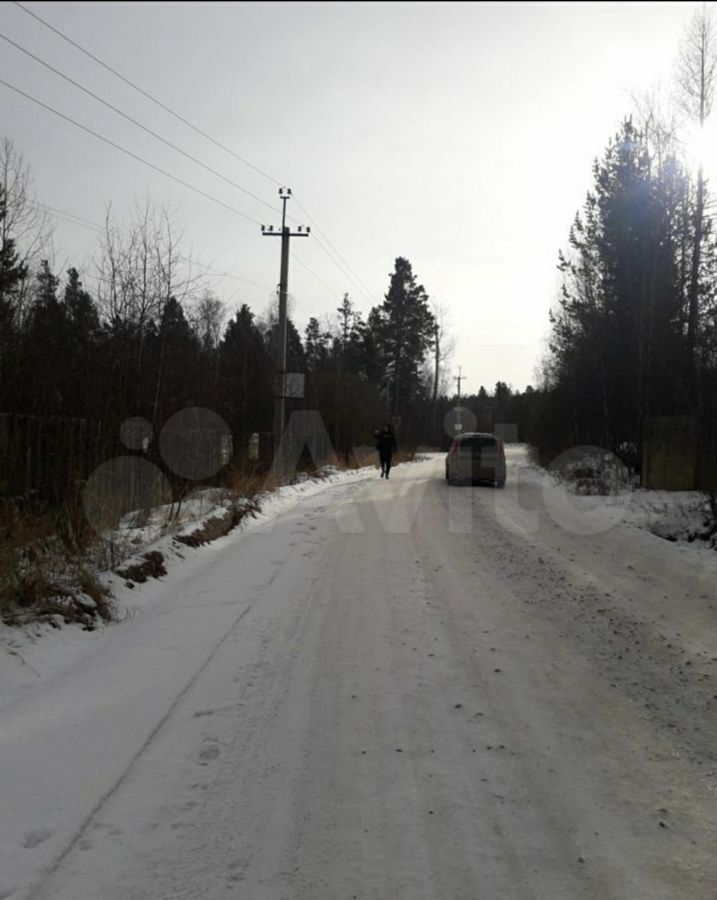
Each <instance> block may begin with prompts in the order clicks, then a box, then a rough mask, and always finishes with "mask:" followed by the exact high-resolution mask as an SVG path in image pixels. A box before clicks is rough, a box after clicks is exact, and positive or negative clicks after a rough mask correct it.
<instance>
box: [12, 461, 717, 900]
mask: <svg viewBox="0 0 717 900" xmlns="http://www.w3.org/2000/svg"><path fill="white" fill-rule="evenodd" d="M442 460H443V458H442V457H441V456H437V457H434V458H429V459H427V460H425V461H423V462H420V463H416V464H412V465H405V466H400V467H398V468H396V469H395V470H394V472H393V473H392V478H391V480H390V481H388V482H385V481H383V480H381V479H379V478H378V476H377V473H376V471H375V470H369V471H360V472H357V473H346V474H341V475H335V476H332V478H331V479H330V480H329V481H327V482H319V483H305V484H302V485H299V486H298V487H296V488H289V489H282V491H281V492H279V493H277V494H276V495H274V496H273V497H271V498H270V499H268V501H265V503H264V511H263V513H262V515H261V516H260V517H259V518H257V519H255V520H247V521H246V524H245V525H244V526H243V527H241V528H240V529H237V530H236V531H235V532H232V533H230V534H229V535H227V536H226V537H224V538H221V539H219V540H217V541H216V542H214V543H212V544H210V545H208V546H205V547H202V548H199V549H190V548H186V547H181V546H178V545H176V543H175V542H173V541H172V539H171V537H168V536H166V537H162V538H160V539H159V544H158V546H162V547H163V552H165V553H166V554H167V555H168V556H169V557H170V560H169V566H168V574H167V576H166V577H164V578H162V579H161V580H159V581H149V582H147V583H145V584H143V585H139V586H136V587H135V588H134V589H133V590H129V589H128V588H125V587H124V586H123V585H122V584H121V582H117V583H116V584H115V589H116V592H117V600H118V603H119V605H120V609H121V610H122V611H123V620H122V621H121V622H120V623H118V624H115V625H112V626H111V627H108V628H105V629H103V630H100V631H97V632H94V633H90V634H87V633H82V632H78V631H76V630H73V629H63V630H61V631H57V632H52V633H51V634H49V635H45V636H44V637H43V638H42V639H41V640H36V641H33V640H31V639H29V638H28V637H26V636H25V637H23V636H18V635H12V633H11V632H9V631H6V632H3V641H4V649H3V648H0V761H1V762H0V809H1V810H2V816H0V898H2V900H5V898H12V900H20V898H38V900H39V898H53V900H55V898H56V900H70V898H71V900H114V898H117V900H119V898H122V900H140V898H142V900H145V898H146V900H149V898H152V900H161V898H167V900H168V898H176V900H179V898H195V897H199V896H201V897H205V898H207V900H216V898H229V897H232V898H237V897H239V898H247V900H289V898H291V900H302V898H305V900H309V898H311V900H336V898H341V897H346V898H357V900H358V898H361V900H364V898H372V900H404V898H405V900H429V898H430V900H439V898H440V900H445V898H451V900H464V898H465V900H469V898H470V900H474V898H477V897H480V898H484V897H485V898H486V900H498V898H503V897H509V898H512V897H520V898H526V900H548V898H550V900H576V898H578V897H584V898H591V900H598V898H599V900H625V898H629V900H674V898H676V897H680V898H681V900H698V898H699V900H703V898H706V897H709V896H714V894H715V890H716V889H717V884H716V883H715V872H714V865H713V848H714V841H715V836H716V834H715V819H714V809H715V790H716V787H717V751H716V750H715V747H716V746H717V743H716V741H715V738H716V737H717V729H716V728H715V721H714V715H713V710H714V706H715V703H717V685H715V664H716V663H717V640H716V632H715V625H716V624H717V599H716V596H715V588H716V586H717V554H715V553H714V551H709V550H706V549H703V548H700V547H697V546H695V544H680V543H670V542H668V541H665V540H662V539H660V538H658V537H656V536H655V535H654V534H652V533H651V532H650V530H649V528H650V522H649V521H648V520H649V515H646V514H645V513H644V509H643V511H642V512H640V509H641V508H642V507H641V506H640V503H641V502H642V501H639V500H637V501H636V498H635V496H634V494H633V495H632V496H631V497H627V496H625V497H618V498H604V499H603V498H591V497H575V496H573V495H571V494H569V493H568V492H567V491H565V490H563V488H562V487H561V485H560V484H556V483H555V482H553V481H552V479H550V478H548V477H546V476H545V475H544V474H543V473H541V472H539V471H537V470H535V469H533V468H532V467H530V466H529V464H528V463H527V460H526V458H525V454H524V451H523V450H522V449H520V448H515V449H512V450H510V451H509V475H508V484H507V486H506V488H505V489H504V490H503V491H496V490H492V489H486V488H475V489H471V488H464V487H448V486H447V485H446V484H445V482H444V480H443V477H442V476H443V470H442V466H443V462H442ZM635 503H637V505H635ZM645 526H647V527H645ZM11 640H15V641H16V648H15V649H16V651H17V653H18V654H19V655H15V656H13V655H10V652H9V650H11V649H12V648H11V647H9V646H8V641H11Z"/></svg>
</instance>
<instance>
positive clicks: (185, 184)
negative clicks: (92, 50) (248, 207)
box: [0, 78, 261, 225]
mask: <svg viewBox="0 0 717 900" xmlns="http://www.w3.org/2000/svg"><path fill="white" fill-rule="evenodd" d="M0 84H2V85H4V86H5V87H6V88H9V89H10V90H11V91H15V93H16V94H20V96H21V97H25V99H26V100H30V101H32V103H36V104H37V105H38V106H41V107H42V108H43V109H46V110H47V111H48V112H51V113H53V115H55V116H58V117H59V118H60V119H64V120H65V121H66V122H69V123H70V124H71V125H75V126H76V127H77V128H81V129H82V131H86V132H87V134H91V135H92V136H93V137H96V138H97V139H98V140H100V141H103V142H104V143H105V144H109V145H110V147H114V148H115V150H119V151H120V152H121V153H124V154H126V155H127V156H131V157H132V159H136V160H137V161H138V162H141V163H143V164H144V165H145V166H149V168H150V169H154V171H155V172H159V173H160V174H161V175H165V176H166V177H167V178H171V179H172V181H176V182H177V184H181V185H182V186H183V187H185V188H189V190H190V191H194V193H195V194H199V195H200V196H202V197H205V198H206V199H207V200H211V201H212V202H213V203H216V204H217V205H219V206H223V207H224V209H228V210H229V211H230V212H233V213H235V214H236V215H238V216H241V217H242V218H243V219H246V220H247V221H249V222H253V223H254V225H261V222H259V221H258V220H257V219H254V218H252V217H251V216H248V215H247V214H246V213H243V212H242V211H241V210H239V209H236V208H235V207H233V206H230V205H229V204H228V203H225V202H224V201H223V200H219V199H218V198H217V197H213V196H212V195H211V194H207V193H206V191H203V190H201V188H198V187H195V186H194V185H193V184H190V183H189V182H188V181H184V180H183V179H182V178H179V177H178V176H177V175H172V173H171V172H167V170H166V169H162V168H161V167H160V166H157V165H155V164H154V163H151V162H149V161H148V160H146V159H143V158H142V157H141V156H138V155H137V154H136V153H133V152H132V151H131V150H127V148H126V147H122V146H121V145H120V144H116V143H115V142H114V141H111V140H110V139H109V138H107V137H104V135H101V134H99V133H98V132H96V131H93V130H92V129H91V128H88V127H87V126H86V125H82V124H81V123H80V122H77V121H76V120H75V119H72V118H71V117H70V116H66V115H65V114H64V113H61V112H59V111H58V110H56V109H55V108H54V107H52V106H48V104H47V103H43V102H42V100H38V99H37V97H33V96H32V95H31V94H28V93H26V92H25V91H23V90H21V89H20V88H19V87H15V85H13V84H9V83H8V82H7V81H3V79H2V78H0Z"/></svg>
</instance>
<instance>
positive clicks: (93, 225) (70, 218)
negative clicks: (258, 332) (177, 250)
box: [29, 202, 272, 302]
mask: <svg viewBox="0 0 717 900" xmlns="http://www.w3.org/2000/svg"><path fill="white" fill-rule="evenodd" d="M29 205H30V206H34V207H35V208H37V209H43V210H46V211H47V212H49V213H50V214H51V215H52V217H53V218H57V219H61V220H62V221H65V222H68V223H69V224H70V225H79V226H81V227H82V228H89V229H91V230H92V231H96V232H98V233H100V234H103V233H104V231H105V227H104V225H100V224H99V223H98V222H92V221H91V220H90V219H85V218H83V217H82V216H78V215H77V214H76V213H73V212H68V211H67V210H65V209H58V207H56V206H48V204H47V203H37V202H30V203H29ZM176 258H177V259H178V260H180V261H181V262H186V263H189V264H190V265H192V266H196V267H197V268H199V269H204V270H205V271H206V272H210V273H211V274H212V275H218V276H221V277H223V278H234V279H235V280H237V281H243V282H244V283H245V284H250V285H253V286H254V287H258V288H262V289H264V290H271V289H272V288H271V286H270V285H266V284H261V283H260V282H258V281H252V280H251V279H250V278H244V277H243V276H242V275H237V274H236V272H227V271H225V270H223V269H215V268H214V267H213V266H209V265H207V264H206V263H202V262H199V260H196V259H192V258H191V257H190V256H181V255H178V256H177V257H176ZM235 293H237V292H235ZM227 302H228V301H227Z"/></svg>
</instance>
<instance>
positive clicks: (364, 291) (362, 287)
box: [0, 0, 376, 304]
mask: <svg viewBox="0 0 717 900" xmlns="http://www.w3.org/2000/svg"><path fill="white" fill-rule="evenodd" d="M15 5H16V6H17V7H18V8H20V9H21V10H22V11H23V12H25V13H27V14H28V15H29V16H31V17H32V18H34V19H36V20H37V21H38V22H40V23H41V24H42V25H44V26H45V27H46V28H48V29H50V31H52V32H53V33H54V34H56V35H58V37H60V38H62V39H63V40H64V41H66V42H67V43H69V44H71V45H72V46H73V47H75V49H77V50H79V51H80V52H81V53H83V54H85V56H87V57H89V58H90V59H92V60H93V61H94V62H96V63H97V64H98V65H100V66H102V67H103V68H104V69H106V70H107V71H108V72H111V73H112V74H113V75H115V76H116V77H117V78H119V79H120V80H121V81H123V82H124V83H125V84H127V85H129V86H130V87H131V88H133V90H135V91H137V92H138V93H140V94H142V96H144V97H146V98H147V99H148V100H150V101H151V102H152V103H155V104H156V105H157V106H159V107H160V108H162V109H163V110H165V111H166V112H168V113H169V114H170V115H172V116H174V117H175V118H176V119H178V120H179V121H181V122H182V123H183V124H184V125H186V126H187V127H188V128H191V129H192V130H193V131H195V132H196V133H197V134H200V135H201V136H202V137H204V138H205V139H206V140H208V141H211V143H213V144H214V145H215V146H217V147H219V148H220V149H221V150H223V151H224V152H225V153H228V154H230V155H231V156H233V157H234V158H235V159H237V160H239V161H240V162H241V163H243V164H244V165H247V166H249V167H250V168H251V169H253V170H254V171H256V172H258V173H259V174H260V175H262V176H263V177H265V178H267V179H268V180H270V181H272V182H273V183H274V184H277V185H281V184H282V182H280V181H278V180H277V179H276V178H274V177H273V176H271V175H269V174H268V173H266V172H264V171H263V170H262V169H260V168H258V167H257V166H255V165H254V164H253V163H251V162H249V161H248V160H246V159H244V158H243V157H242V156H239V154H237V153H235V152H234V151H233V150H231V149H230V148H229V147H227V146H225V145H224V144H222V143H221V142H220V141H218V140H217V139H216V138H214V137H212V136H211V135H210V134H208V133H207V132H206V131H204V130H203V129H201V128H199V127H198V126H197V125H195V124H193V123H192V122H190V121H189V120H188V119H187V118H185V117H184V116H182V115H181V114H179V113H177V112H176V111H175V110H173V109H171V108H170V107H169V106H167V105H166V104H164V103H163V102H162V101H160V100H158V99H157V98H156V97H154V96H153V95H152V94H150V93H149V92H148V91H146V90H144V89H143V88H141V87H140V86H139V85H137V84H136V83H135V82H133V81H131V80H130V79H129V78H127V77H126V76H124V75H122V73H121V72H118V71H117V70H116V69H114V68H112V66H110V65H108V64H107V63H105V62H104V61H103V60H102V59H100V58H99V57H98V56H96V55H95V54H94V53H92V52H90V51H89V50H87V49H86V48H85V47H83V46H82V45H81V44H79V43H77V42H76V41H74V40H73V39H72V38H70V37H68V36H67V35H66V34H64V33H63V32H62V31H60V30H59V29H58V28H56V27H55V26H53V25H51V24H50V23H49V22H47V21H46V20H45V19H43V18H42V17H41V16H39V15H38V14H37V13H35V12H33V11H32V10H30V9H28V7H26V6H25V5H24V4H23V3H20V2H18V0H15ZM0 37H3V38H4V39H5V40H6V41H8V42H9V43H11V44H12V45H13V46H15V47H16V48H17V49H19V50H20V51H22V52H23V53H26V54H27V55H28V56H31V57H32V58H33V59H35V60H36V61H37V62H39V63H40V64H41V65H43V66H45V67H46V68H48V69H50V70H51V71H53V72H55V74H57V75H59V76H60V77H61V78H64V79H65V80H66V81H68V82H70V83H71V84H73V85H74V86H75V87H77V88H79V90H82V91H84V92H85V93H87V94H89V95H90V96H92V97H93V98H94V99H95V100H97V101H98V102H100V103H102V104H104V105H105V106H107V107H108V108H109V109H112V110H113V111H114V112H115V113H117V114H118V115H120V116H122V117H123V118H125V119H127V120H128V121H130V122H132V124H134V125H135V126H137V127H138V128H141V129H142V130H144V131H146V132H147V133H148V134H150V135H152V136H153V137H154V138H156V139H157V140H159V141H162V143H164V144H166V145H167V146H169V147H171V148H172V149H173V150H175V151H177V152H178V153H181V154H182V155H183V156H185V157H187V158H188V159H190V160H191V161H192V162H195V163H196V164H197V165H200V166H202V168H204V169H206V170H207V171H209V172H211V173H212V174H213V175H215V176H216V177H218V178H221V179H222V180H223V181H225V182H227V183H228V184H230V185H232V186H233V187H235V188H237V189H238V190H240V191H242V192H243V193H245V194H248V195H249V196H250V197H252V198H253V199H255V200H257V201H258V202H259V203H262V204H264V205H265V206H268V207H269V208H270V209H272V210H275V208H274V207H272V206H271V204H269V203H267V202H266V201H265V200H263V199H261V198H260V197H257V196H256V195H255V194H253V193H251V192H250V191H248V190H247V189H246V188H243V187H242V186H241V185H239V184H237V183H236V182H234V181H232V180H231V179H229V178H227V177H225V176H224V175H222V174H221V173H220V172H217V171H216V170H215V169H213V168H212V167H210V166H207V165H206V164H205V163H203V162H202V161H201V160H199V159H197V158H196V157H194V156H192V155H191V154H189V153H187V152H185V151H184V150H182V149H181V148H180V147H177V146H176V145H175V144H173V143H172V142H171V141H168V140H166V139H165V138H163V137H162V136H161V135H159V134H157V133H156V132H154V131H152V130H151V129H149V128H147V127H146V126H144V125H143V124H142V123H141V122H138V121H137V120H136V119H134V118H132V117H131V116H129V115H127V114H126V113H124V112H122V110H120V109H118V108H117V107H115V106H113V105H112V104H111V103H109V102H108V101H105V100H104V99H102V98H101V97H99V96H98V95H97V94H94V93H93V92H92V91H90V90H89V89H87V88H85V87H83V86H82V85H81V84H79V83H78V82H76V81H74V80H73V79H72V78H70V77H69V76H67V75H65V74H64V73H62V72H60V71H59V70H58V69H56V68H55V67H53V66H51V65H50V64H49V63H46V62H45V61H44V60H42V59H40V58H39V57H37V56H35V55H34V54H33V53H31V52H30V51H28V50H26V49H25V48H24V47H21V46H20V45H19V44H17V43H16V42H15V41H12V40H10V39H9V38H7V37H5V36H4V35H0ZM3 83H4V82H3ZM31 99H32V98H31ZM74 124H77V123H74ZM80 127H83V126H80ZM85 130H88V129H85ZM91 133H92V132H91ZM96 136H97V135H96ZM102 139H103V140H104V138H102ZM125 152H129V151H125ZM136 158H137V157H136ZM140 161H143V162H144V160H140ZM148 165H152V164H151V163H148ZM164 174H169V173H164ZM169 177H170V178H174V177H175V176H172V175H169ZM175 180H179V179H176V178H175ZM180 183H181V182H180ZM190 187H191V186H190ZM192 190H197V189H195V188H192ZM205 196H208V195H205ZM211 199H215V200H216V198H211ZM217 202H220V203H221V201H217ZM297 204H298V206H299V208H300V209H301V210H302V212H304V214H305V215H306V217H307V218H308V219H309V220H310V221H311V223H312V225H313V226H314V229H315V231H317V232H318V233H319V234H320V235H322V237H323V238H324V240H325V241H326V243H327V244H328V245H329V247H330V248H331V250H332V251H333V253H334V254H335V257H336V258H338V260H339V261H338V262H337V259H336V258H335V257H334V256H332V254H331V253H330V252H329V251H328V250H327V249H326V247H324V246H323V244H322V243H321V241H319V240H318V239H317V244H318V245H319V248H320V249H321V250H322V251H323V252H324V253H325V254H326V255H327V256H328V258H329V259H330V260H331V262H332V263H333V264H334V265H335V266H336V267H337V268H338V269H339V271H340V272H341V274H342V275H343V276H344V277H347V278H348V280H349V281H350V282H351V284H352V285H353V286H354V287H355V288H356V289H357V290H358V292H359V293H360V294H361V295H363V297H364V299H366V300H367V301H368V302H369V303H370V304H373V303H375V302H376V299H375V298H374V296H373V295H372V293H371V291H370V289H369V288H368V287H367V286H366V284H365V283H364V282H363V280H362V279H361V278H360V276H359V275H358V274H357V273H356V271H355V270H354V269H353V268H352V267H351V266H350V265H349V263H348V262H347V260H346V259H345V258H344V256H343V255H342V254H341V253H340V252H339V250H337V248H336V247H335V246H334V244H333V243H332V242H331V240H330V239H329V237H328V235H327V234H326V233H325V232H324V231H322V229H320V228H319V226H318V225H317V224H316V222H315V220H314V219H313V218H312V217H311V216H310V215H309V213H308V212H307V211H306V209H305V208H304V207H303V206H302V205H301V203H299V201H297ZM222 205H225V206H226V204H222ZM275 211H276V210H275ZM240 215H244V214H243V213H240ZM245 218H248V217H247V216H245ZM289 218H291V217H289ZM251 221H255V220H251ZM298 261H299V262H300V263H301V260H298ZM301 264H302V265H304V264H303V263H301ZM307 269H308V267H307ZM309 271H311V270H309ZM312 274H314V277H317V276H315V273H312ZM318 280H320V279H318ZM321 283H322V284H323V282H321ZM324 287H326V285H325V284H324ZM327 289H328V290H330V288H327Z"/></svg>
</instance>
